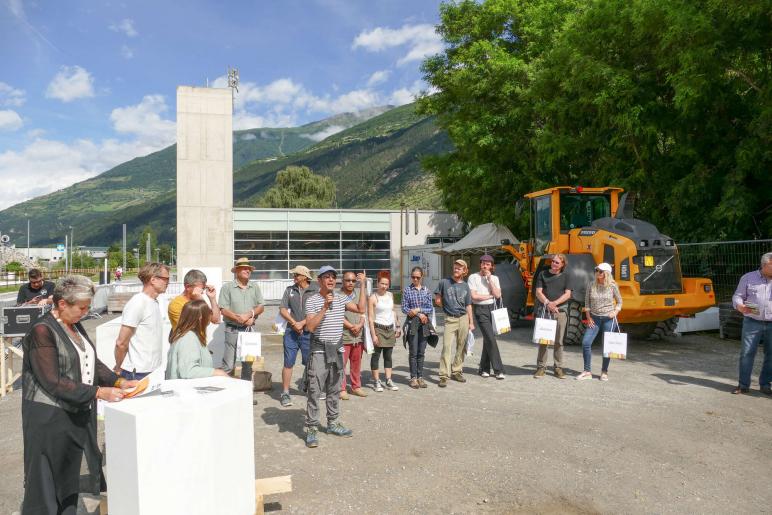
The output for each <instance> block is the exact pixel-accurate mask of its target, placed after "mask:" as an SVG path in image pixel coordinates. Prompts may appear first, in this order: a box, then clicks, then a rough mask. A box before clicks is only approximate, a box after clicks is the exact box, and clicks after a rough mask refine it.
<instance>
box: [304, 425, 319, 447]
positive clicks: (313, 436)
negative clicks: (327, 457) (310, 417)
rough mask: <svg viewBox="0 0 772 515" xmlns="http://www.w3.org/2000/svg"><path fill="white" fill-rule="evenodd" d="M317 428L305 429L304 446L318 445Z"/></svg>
mask: <svg viewBox="0 0 772 515" xmlns="http://www.w3.org/2000/svg"><path fill="white" fill-rule="evenodd" d="M317 432H318V431H317V429H316V428H315V427H309V428H308V430H307V431H306V447H308V448H311V449H313V448H314V447H319V437H318V436H317Z"/></svg>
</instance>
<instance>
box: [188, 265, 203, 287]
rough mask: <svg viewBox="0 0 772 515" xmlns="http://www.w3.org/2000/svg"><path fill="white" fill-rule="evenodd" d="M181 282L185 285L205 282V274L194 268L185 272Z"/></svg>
mask: <svg viewBox="0 0 772 515" xmlns="http://www.w3.org/2000/svg"><path fill="white" fill-rule="evenodd" d="M182 282H183V284H185V286H193V285H194V284H196V283H204V284H206V274H205V273H204V272H202V271H201V270H196V269H195V268H194V269H193V270H189V271H188V273H187V274H185V278H184V279H183V280H182Z"/></svg>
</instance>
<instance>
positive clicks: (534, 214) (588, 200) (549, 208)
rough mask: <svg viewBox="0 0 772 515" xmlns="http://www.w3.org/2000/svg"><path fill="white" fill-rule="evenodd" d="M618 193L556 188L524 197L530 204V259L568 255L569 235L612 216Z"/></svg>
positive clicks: (594, 189)
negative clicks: (561, 253)
mask: <svg viewBox="0 0 772 515" xmlns="http://www.w3.org/2000/svg"><path fill="white" fill-rule="evenodd" d="M621 192H622V189H621V188H583V187H581V186H577V187H569V186H559V187H556V188H550V189H547V190H541V191H537V192H534V193H529V194H528V195H526V196H525V197H526V198H528V199H530V201H531V234H532V235H533V255H534V256H535V257H536V256H543V255H545V254H554V253H558V252H567V251H568V248H569V236H568V233H569V231H571V230H572V229H578V228H582V227H589V226H590V225H592V223H593V222H594V221H595V220H597V219H599V218H606V217H610V216H613V215H614V214H615V213H616V210H617V207H618V205H619V194H620V193H621Z"/></svg>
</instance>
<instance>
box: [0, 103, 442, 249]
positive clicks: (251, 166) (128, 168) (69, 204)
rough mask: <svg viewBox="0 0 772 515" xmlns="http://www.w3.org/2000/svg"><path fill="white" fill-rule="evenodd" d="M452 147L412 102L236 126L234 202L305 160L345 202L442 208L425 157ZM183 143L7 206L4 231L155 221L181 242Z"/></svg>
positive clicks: (103, 228)
mask: <svg viewBox="0 0 772 515" xmlns="http://www.w3.org/2000/svg"><path fill="white" fill-rule="evenodd" d="M451 148H452V146H451V143H450V140H449V138H448V136H447V134H446V133H445V132H444V131H442V130H441V129H439V128H438V127H437V126H436V124H435V123H434V119H433V118H431V117H426V116H421V115H418V114H416V113H415V109H414V105H413V104H408V105H405V106H401V107H397V108H392V107H391V106H385V107H377V108H372V109H368V110H365V111H359V112H356V113H344V114H339V115H336V116H333V117H330V118H326V119H324V120H320V121H317V122H313V123H309V124H306V125H303V126H300V127H292V128H257V129H249V130H243V131H234V133H233V168H234V188H233V191H234V205H236V206H240V207H254V206H257V205H258V202H259V198H260V196H261V195H262V194H263V193H264V192H265V191H266V190H267V189H268V188H269V187H270V186H272V185H273V182H274V179H275V176H276V173H277V172H279V171H280V170H282V169H284V168H286V167H287V166H290V165H298V166H300V165H304V166H308V167H309V168H311V170H312V171H313V172H314V173H317V174H320V175H326V176H329V177H331V178H332V179H333V181H334V182H335V184H336V189H337V203H338V206H339V207H343V208H398V207H399V205H400V203H402V202H404V203H406V204H407V205H408V206H410V207H411V208H423V209H438V208H440V207H441V201H440V195H439V192H438V191H436V189H435V188H434V183H433V179H432V177H431V176H430V175H429V174H427V173H425V172H424V171H423V170H422V168H421V164H420V160H421V158H422V157H423V156H424V155H427V154H440V153H445V152H447V151H449V150H450V149H451ZM175 198H176V145H171V146H169V147H167V148H164V149H162V150H159V151H157V152H154V153H152V154H149V155H147V156H143V157H138V158H135V159H132V160H130V161H128V162H126V163H122V164H120V165H118V166H116V167H114V168H112V169H110V170H108V171H106V172H104V173H102V174H100V175H97V176H95V177H93V178H91V179H87V180H85V181H82V182H79V183H76V184H73V185H72V186H69V187H67V188H64V189H61V190H58V191H55V192H53V193H49V194H47V195H43V196H40V197H36V198H34V199H31V200H28V201H26V202H22V203H20V204H16V205H14V206H12V207H10V208H7V209H5V210H3V211H0V229H2V232H3V233H6V234H9V235H10V236H11V238H12V242H14V243H16V244H17V246H26V235H25V234H24V231H26V223H27V219H29V220H30V225H31V227H32V228H33V229H32V230H31V231H30V232H31V233H32V240H31V244H32V245H37V246H44V245H51V244H55V243H61V242H63V240H64V235H65V234H68V233H69V227H70V226H72V227H73V233H74V239H75V244H76V245H109V244H111V243H114V242H117V241H119V240H120V239H121V234H122V227H121V225H122V224H124V223H125V224H126V225H127V230H128V234H129V236H130V241H134V240H136V237H137V236H138V235H139V233H140V232H141V231H142V230H143V228H145V227H146V226H148V225H149V226H151V227H152V228H153V230H154V231H155V232H156V234H157V236H158V240H159V242H161V243H172V244H174V243H175V241H176V232H175V225H176V202H175Z"/></svg>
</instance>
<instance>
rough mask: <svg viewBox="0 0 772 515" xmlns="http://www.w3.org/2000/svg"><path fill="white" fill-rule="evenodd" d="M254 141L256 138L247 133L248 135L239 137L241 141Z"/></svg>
mask: <svg viewBox="0 0 772 515" xmlns="http://www.w3.org/2000/svg"><path fill="white" fill-rule="evenodd" d="M254 139H257V136H255V135H254V134H252V133H251V132H248V133H246V134H244V135H243V136H241V141H252V140H254Z"/></svg>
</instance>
